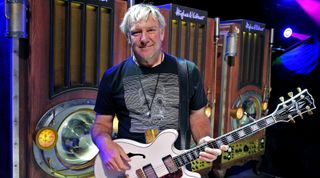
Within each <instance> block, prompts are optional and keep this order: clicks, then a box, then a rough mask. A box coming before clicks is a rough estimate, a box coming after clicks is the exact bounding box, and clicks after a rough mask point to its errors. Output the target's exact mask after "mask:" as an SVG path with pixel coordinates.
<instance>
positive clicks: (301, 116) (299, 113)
mask: <svg viewBox="0 0 320 178" xmlns="http://www.w3.org/2000/svg"><path fill="white" fill-rule="evenodd" d="M297 114H298V115H299V116H300V118H301V119H303V115H302V113H301V111H298V112H297Z"/></svg>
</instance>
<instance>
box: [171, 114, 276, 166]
mask: <svg viewBox="0 0 320 178" xmlns="http://www.w3.org/2000/svg"><path fill="white" fill-rule="evenodd" d="M276 122H277V121H276V120H275V118H274V117H273V116H272V114H270V115H268V116H265V117H263V118H261V119H259V120H256V121H254V122H251V123H249V124H247V125H245V126H243V127H240V128H238V129H236V130H233V131H232V132H229V133H227V134H224V135H221V136H220V137H218V138H216V139H215V140H213V141H211V142H208V143H204V144H201V145H198V146H196V147H194V148H192V149H190V150H188V151H186V152H184V153H183V154H181V155H178V156H176V157H174V158H173V160H174V161H175V163H176V165H177V166H178V167H181V166H185V165H187V164H189V163H190V162H192V161H194V160H196V159H198V158H199V153H200V152H201V151H204V149H205V147H210V148H220V146H221V145H229V144H231V143H234V142H236V141H238V140H241V139H244V138H246V137H248V136H250V135H253V134H255V133H257V132H258V131H260V130H262V129H265V128H266V127H269V126H271V125H273V124H275V123H276Z"/></svg>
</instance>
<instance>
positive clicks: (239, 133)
mask: <svg viewBox="0 0 320 178" xmlns="http://www.w3.org/2000/svg"><path fill="white" fill-rule="evenodd" d="M298 91H299V94H297V95H295V96H291V98H290V99H289V100H287V101H283V102H282V103H281V104H278V106H277V109H276V110H275V111H274V112H273V113H271V114H269V115H268V116H265V117H263V118H261V119H259V120H255V121H253V122H251V123H249V124H247V125H245V126H243V127H240V128H238V129H236V130H233V131H231V132H229V133H227V134H224V135H221V136H220V137H218V138H216V139H215V140H213V141H211V142H208V143H204V144H201V145H198V146H196V147H194V148H192V149H190V150H187V151H186V152H184V153H183V154H181V155H178V156H176V157H174V158H173V160H174V162H175V163H176V165H177V167H181V166H184V165H186V164H189V163H190V162H192V161H194V160H196V159H198V158H199V153H200V152H201V151H204V149H205V147H210V148H220V147H221V145H229V144H231V143H234V142H236V141H238V140H240V139H244V138H246V137H248V136H250V135H252V134H255V133H257V132H258V131H260V130H262V129H265V128H266V127H269V126H271V125H273V124H275V123H277V122H289V121H293V119H294V118H295V117H298V116H299V117H301V118H302V114H303V113H305V112H308V113H309V114H312V112H311V110H313V109H315V108H316V106H315V104H314V99H313V98H312V96H311V95H310V94H309V92H308V91H307V89H305V90H303V91H301V89H299V90H298ZM290 95H292V93H291V94H290ZM290 95H289V96H290Z"/></svg>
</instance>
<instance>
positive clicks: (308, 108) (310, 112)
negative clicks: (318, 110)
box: [306, 106, 313, 115]
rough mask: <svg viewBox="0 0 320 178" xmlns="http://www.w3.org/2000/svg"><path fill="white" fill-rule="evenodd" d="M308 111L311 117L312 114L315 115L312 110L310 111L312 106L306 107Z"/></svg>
mask: <svg viewBox="0 0 320 178" xmlns="http://www.w3.org/2000/svg"><path fill="white" fill-rule="evenodd" d="M306 109H307V110H308V114H309V115H312V114H313V112H312V110H311V109H310V106H306Z"/></svg>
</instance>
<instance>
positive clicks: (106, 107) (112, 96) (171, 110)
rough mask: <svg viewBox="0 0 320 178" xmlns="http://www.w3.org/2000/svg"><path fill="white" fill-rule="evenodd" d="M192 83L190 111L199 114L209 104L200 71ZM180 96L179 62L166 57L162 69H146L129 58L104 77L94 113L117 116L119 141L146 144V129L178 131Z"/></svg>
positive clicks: (193, 73)
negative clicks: (128, 140)
mask: <svg viewBox="0 0 320 178" xmlns="http://www.w3.org/2000/svg"><path fill="white" fill-rule="evenodd" d="M189 79H190V81H189V83H190V84H191V85H193V90H192V91H193V93H192V95H191V97H190V98H191V100H190V110H197V109H200V108H202V107H204V106H205V105H206V104H207V98H206V95H205V92H204V89H203V82H202V79H201V77H200V73H199V71H198V69H197V67H193V71H191V76H189ZM179 92H180V90H179V79H178V69H177V61H176V58H174V57H172V56H170V55H168V54H165V57H164V60H163V62H162V63H161V64H160V65H158V66H156V67H153V68H146V67H143V66H140V67H139V66H138V65H137V64H136V63H135V62H134V61H133V58H132V57H130V58H128V59H126V60H125V61H123V62H122V63H120V64H119V65H116V66H114V67H112V68H110V69H108V70H107V71H106V72H105V73H104V76H103V78H102V80H101V82H100V86H99V91H98V95H97V100H96V105H95V108H94V110H95V111H96V112H97V113H100V114H107V115H116V116H117V118H118V119H119V125H118V133H117V137H118V138H127V139H132V140H136V141H138V142H141V143H145V135H144V133H145V131H146V130H147V129H154V128H157V129H159V130H160V131H163V130H165V129H176V130H179V125H178V124H179V102H180V99H179V96H180V95H179Z"/></svg>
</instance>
